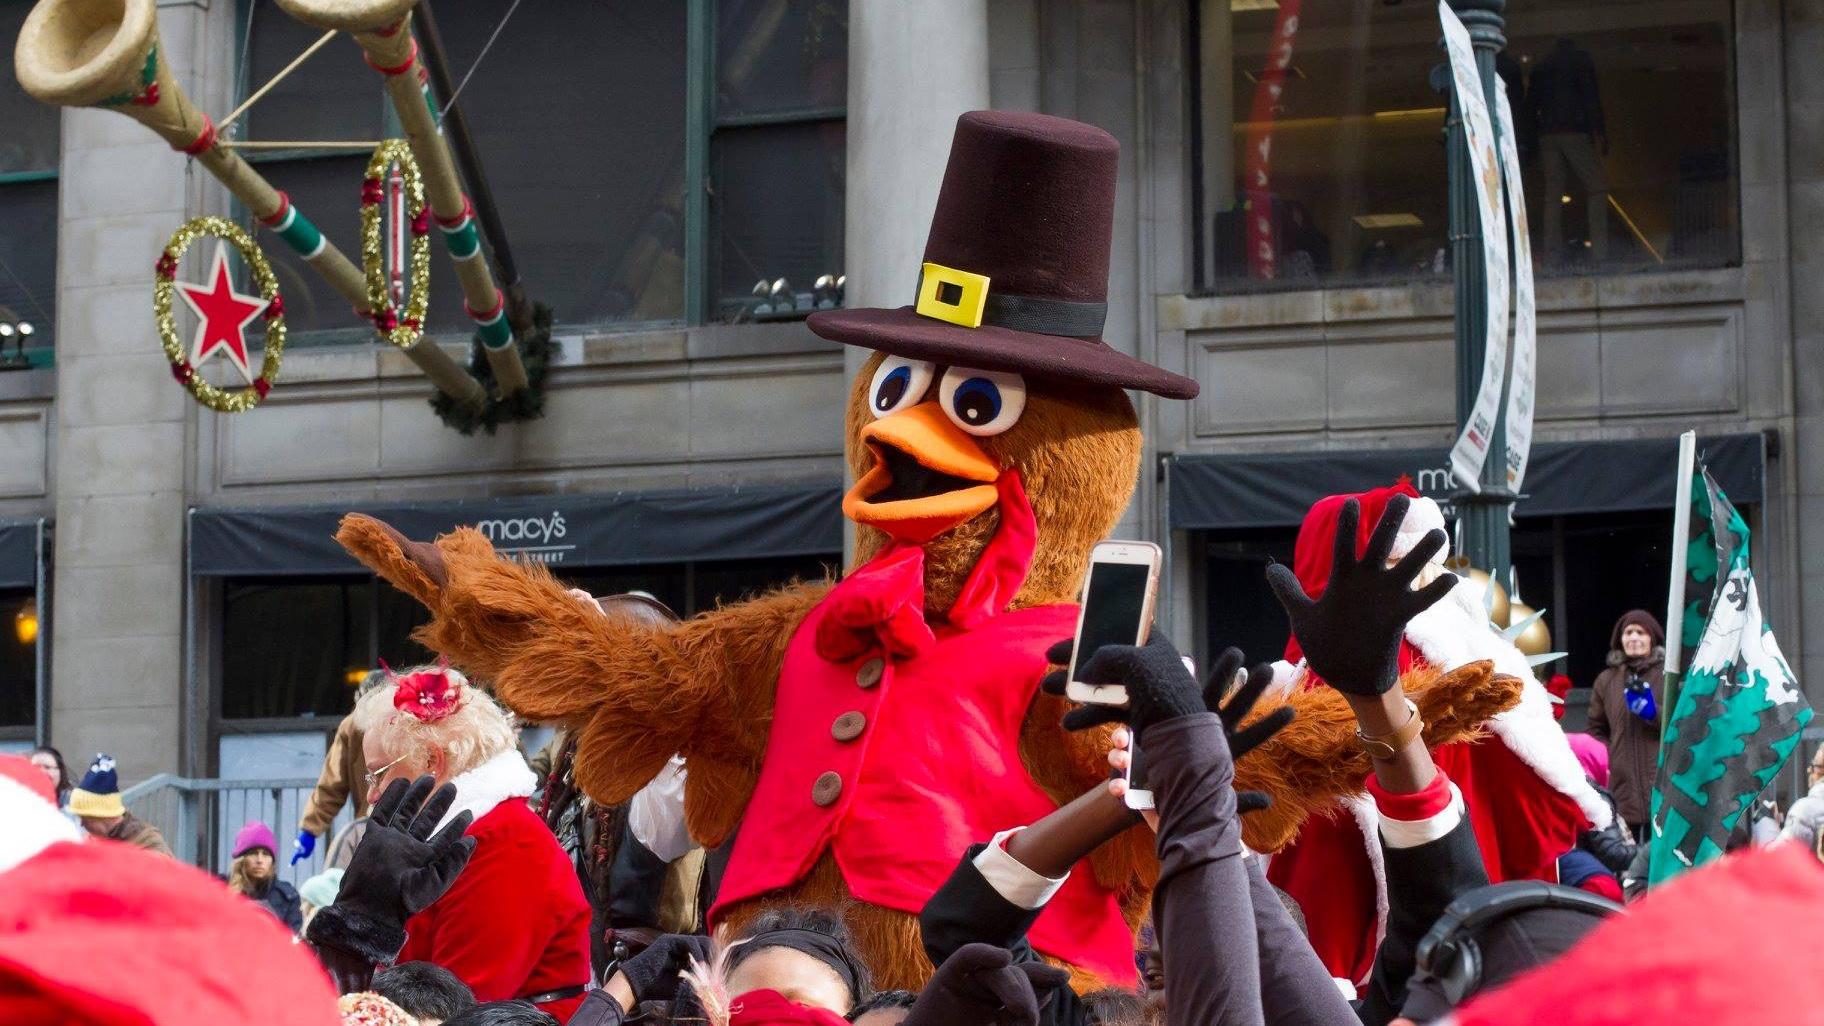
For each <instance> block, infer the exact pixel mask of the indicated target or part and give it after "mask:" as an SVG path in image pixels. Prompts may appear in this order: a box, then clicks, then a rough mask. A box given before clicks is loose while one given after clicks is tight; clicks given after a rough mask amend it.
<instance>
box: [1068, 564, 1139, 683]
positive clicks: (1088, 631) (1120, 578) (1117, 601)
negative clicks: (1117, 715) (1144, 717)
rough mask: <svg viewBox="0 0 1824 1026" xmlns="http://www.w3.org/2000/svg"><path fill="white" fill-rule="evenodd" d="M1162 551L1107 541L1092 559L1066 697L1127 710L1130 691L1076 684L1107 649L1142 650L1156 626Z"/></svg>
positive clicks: (1085, 586)
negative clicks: (1088, 665)
mask: <svg viewBox="0 0 1824 1026" xmlns="http://www.w3.org/2000/svg"><path fill="white" fill-rule="evenodd" d="M1159 562H1160V552H1159V546H1157V545H1154V544H1153V543H1152V542H1141V541H1105V542H1101V543H1099V544H1097V545H1096V547H1095V548H1093V549H1091V550H1090V553H1089V572H1088V573H1086V574H1084V575H1083V595H1082V598H1081V599H1080V607H1079V609H1078V610H1077V634H1076V645H1075V646H1074V647H1073V648H1072V649H1071V653H1070V668H1069V671H1068V673H1067V675H1066V677H1065V681H1066V684H1065V686H1064V695H1065V697H1067V698H1069V699H1070V700H1071V701H1073V702H1093V703H1099V704H1102V705H1126V704H1127V688H1126V687H1124V686H1122V685H1120V684H1104V685H1100V686H1096V685H1090V684H1085V683H1083V682H1082V681H1080V680H1078V679H1077V671H1078V668H1079V667H1081V666H1083V665H1085V664H1086V663H1088V662H1089V658H1090V656H1093V655H1095V654H1096V650H1097V649H1099V648H1101V647H1102V646H1103V645H1139V644H1143V643H1145V641H1146V632H1147V630H1148V628H1150V627H1152V625H1153V599H1154V596H1155V595H1156V594H1157V592H1158V589H1159Z"/></svg>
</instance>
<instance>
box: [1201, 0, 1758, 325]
mask: <svg viewBox="0 0 1824 1026" xmlns="http://www.w3.org/2000/svg"><path fill="white" fill-rule="evenodd" d="M1192 10H1193V13H1192V16H1191V19H1190V24H1191V30H1192V47H1193V49H1194V52H1195V56H1196V60H1195V62H1194V63H1195V65H1196V76H1195V79H1196V83H1197V84H1196V88H1195V89H1194V90H1193V95H1194V102H1193V105H1192V108H1193V115H1192V116H1193V118H1194V123H1193V125H1192V131H1191V135H1192V140H1193V141H1192V145H1191V159H1192V164H1193V178H1192V180H1193V190H1194V196H1193V200H1194V204H1193V206H1194V209H1195V210H1197V214H1196V218H1197V220H1196V225H1195V230H1194V231H1193V232H1192V235H1193V238H1194V240H1195V252H1194V254H1193V265H1194V269H1195V279H1196V282H1197V284H1198V286H1199V289H1200V291H1205V292H1241V291H1250V290H1258V289H1271V288H1313V287H1321V286H1332V285H1345V286H1346V285H1369V284H1384V283H1388V282H1391V281H1400V280H1414V279H1428V278H1442V277H1444V276H1446V275H1448V274H1449V272H1450V267H1449V240H1448V238H1447V236H1448V225H1447V223H1446V212H1447V191H1446V172H1445V158H1446V154H1445V150H1444V146H1443V132H1444V118H1445V104H1446V99H1445V97H1443V96H1442V95H1440V94H1439V93H1437V92H1435V91H1434V90H1433V89H1432V88H1431V86H1430V84H1429V82H1428V76H1429V73H1430V70H1431V69H1432V68H1433V67H1434V66H1435V65H1437V64H1438V63H1439V62H1440V60H1441V59H1442V58H1441V53H1440V50H1439V46H1438V39H1439V35H1440V33H1439V29H1438V23H1437V16H1436V8H1435V7H1434V6H1430V5H1426V4H1423V3H1399V2H1398V0H1393V2H1389V3H1375V4H1368V3H1359V2H1354V0H1199V2H1198V3H1197V4H1194V5H1192ZM1506 15H1507V27H1506V34H1507V38H1508V45H1507V49H1506V50H1505V51H1504V52H1503V53H1502V54H1501V55H1500V60H1499V65H1498V70H1499V73H1500V77H1501V79H1502V80H1503V81H1504V82H1505V83H1506V84H1507V88H1508V94H1509V97H1510V99H1511V101H1512V102H1513V105H1514V108H1515V111H1516V115H1515V120H1516V121H1517V122H1518V126H1517V132H1516V135H1515V138H1516V139H1517V140H1518V141H1519V144H1520V150H1521V162H1522V166H1523V173H1522V179H1523V185H1524V188H1525V192H1526V199H1527V206H1528V220H1529V223H1530V224H1531V226H1532V232H1533V239H1532V241H1533V252H1534V258H1535V261H1536V262H1537V264H1538V265H1539V270H1540V273H1542V274H1546V275H1569V274H1599V273H1600V274H1607V273H1622V272H1631V271H1648V270H1659V269H1668V268H1685V267H1711V266H1721V265H1727V264H1731V263H1735V262H1737V261H1738V260H1739V258H1740V231H1739V225H1738V220H1737V207H1736V154H1735V135H1736V133H1735V105H1734V102H1733V97H1734V91H1735V87H1734V42H1735V40H1734V33H1733V31H1732V24H1733V20H1732V19H1733V13H1732V11H1731V5H1730V3H1729V0H1692V2H1679V3H1674V2H1671V0H1614V2H1610V3H1602V4H1590V3H1582V2H1579V0H1536V2H1531V3H1527V4H1513V5H1509V7H1508V9H1507V12H1506ZM1288 49H1289V51H1290V54H1291V60H1290V63H1289V64H1288V65H1287V66H1286V68H1285V70H1284V73H1283V75H1280V74H1276V73H1275V72H1274V71H1273V70H1271V69H1272V65H1274V64H1275V63H1276V62H1275V59H1274V54H1275V53H1284V52H1286V50H1288ZM1262 206H1265V207H1267V208H1268V210H1269V213H1268V216H1267V217H1266V218H1265V219H1261V218H1258V217H1255V216H1252V215H1254V214H1255V213H1256V211H1257V210H1258V208H1260V207H1262Z"/></svg>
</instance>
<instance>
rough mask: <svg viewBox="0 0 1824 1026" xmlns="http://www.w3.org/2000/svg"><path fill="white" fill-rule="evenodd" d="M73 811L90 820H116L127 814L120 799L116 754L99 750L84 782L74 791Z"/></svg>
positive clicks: (90, 764)
mask: <svg viewBox="0 0 1824 1026" xmlns="http://www.w3.org/2000/svg"><path fill="white" fill-rule="evenodd" d="M68 808H69V810H70V813H71V814H72V815H76V816H82V817H84V818H87V819H113V818H114V817H115V816H124V815H126V814H127V807H126V806H125V805H124V804H122V803H121V800H120V777H119V776H118V775H117V774H116V773H115V772H114V757H113V756H112V755H109V754H108V753H106V752H96V753H95V758H94V760H93V761H91V762H90V763H89V771H88V772H87V773H84V774H83V775H82V783H80V784H78V785H76V788H75V789H74V790H72V791H71V792H70V804H69V806H68Z"/></svg>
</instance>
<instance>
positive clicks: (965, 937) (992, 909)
mask: <svg viewBox="0 0 1824 1026" xmlns="http://www.w3.org/2000/svg"><path fill="white" fill-rule="evenodd" d="M987 847H988V846H987V845H986V844H974V845H970V846H969V850H968V851H967V852H965V853H964V854H963V860H962V861H961V862H959V863H957V866H956V869H954V870H952V871H951V873H950V879H948V880H945V881H944V885H943V886H942V887H939V888H938V889H937V893H936V894H933V895H931V900H930V901H927V902H925V908H924V911H922V912H920V913H919V914H918V928H919V931H920V932H921V933H922V934H923V935H924V942H925V955H926V957H928V958H930V959H931V964H932V965H943V964H944V962H945V961H946V960H948V959H949V957H950V956H951V955H954V954H956V951H957V949H958V948H961V947H962V946H963V945H965V944H992V945H994V946H995V947H997V948H1006V949H1007V950H1008V951H1011V952H1013V957H1014V960H1015V961H1020V962H1024V961H1027V960H1029V959H1032V958H1035V957H1037V956H1035V955H1034V954H1033V952H1032V945H1031V944H1030V943H1028V942H1027V940H1026V931H1027V930H1030V929H1032V924H1033V923H1034V922H1036V921H1037V920H1038V918H1039V913H1040V912H1041V911H1042V910H1041V909H1024V908H1021V907H1020V906H1018V905H1015V904H1014V903H1013V902H1011V901H1008V900H1007V899H1006V898H1003V897H1001V892H999V891H997V890H995V889H994V887H993V886H991V885H990V884H989V883H988V881H987V880H986V879H985V878H984V877H983V876H982V871H981V870H979V869H977V868H975V857H976V856H977V855H980V854H981V853H982V852H983V851H984V850H985V849H987Z"/></svg>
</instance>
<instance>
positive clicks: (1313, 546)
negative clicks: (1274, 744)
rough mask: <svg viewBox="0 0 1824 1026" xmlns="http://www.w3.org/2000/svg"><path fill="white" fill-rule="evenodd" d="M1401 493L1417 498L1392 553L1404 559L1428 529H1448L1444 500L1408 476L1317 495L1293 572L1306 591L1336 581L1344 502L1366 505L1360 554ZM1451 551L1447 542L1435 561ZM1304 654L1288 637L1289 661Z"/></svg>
mask: <svg viewBox="0 0 1824 1026" xmlns="http://www.w3.org/2000/svg"><path fill="white" fill-rule="evenodd" d="M1396 495H1404V496H1406V497H1407V498H1409V499H1411V500H1412V502H1411V504H1410V505H1408V506H1407V507H1406V516H1405V517H1403V518H1402V519H1401V520H1400V531H1399V533H1398V534H1396V535H1395V536H1394V539H1393V548H1392V549H1391V550H1389V552H1388V554H1387V555H1388V558H1390V559H1400V558H1403V557H1404V556H1406V555H1407V554H1408V553H1410V552H1411V551H1412V550H1413V548H1414V547H1416V546H1417V545H1418V544H1419V540H1420V539H1422V538H1424V537H1425V536H1426V535H1427V534H1429V533H1431V532H1432V531H1434V530H1443V528H1444V512H1443V511H1442V510H1440V509H1439V508H1438V504H1437V503H1436V502H1434V501H1432V500H1431V499H1427V498H1425V497H1424V496H1422V495H1420V494H1419V493H1418V491H1417V490H1416V489H1414V488H1413V487H1412V485H1410V484H1408V483H1406V482H1405V481H1401V482H1400V483H1398V484H1395V485H1390V486H1388V487H1386V488H1374V489H1370V490H1368V491H1365V492H1357V493H1353V494H1345V495H1329V496H1325V497H1324V498H1322V499H1319V500H1317V504H1316V505H1314V506H1312V507H1311V510H1310V512H1308V513H1306V514H1305V520H1304V523H1302V524H1300V525H1299V527H1298V542H1297V544H1296V545H1295V546H1294V547H1293V549H1292V572H1293V573H1294V574H1295V575H1297V577H1298V583H1299V584H1300V585H1302V586H1303V587H1304V589H1305V594H1307V595H1309V596H1311V597H1312V598H1317V597H1318V596H1320V595H1322V594H1323V593H1324V589H1325V588H1328V587H1329V586H1330V564H1331V562H1332V560H1333V559H1334V558H1335V555H1336V520H1337V517H1338V516H1339V515H1341V513H1342V512H1343V504H1344V503H1345V502H1348V501H1349V500H1350V499H1354V500H1356V501H1357V502H1358V503H1360V504H1361V510H1362V512H1361V516H1360V517H1359V518H1358V519H1357V520H1356V525H1355V555H1356V558H1357V559H1360V558H1361V556H1362V553H1364V552H1366V551H1368V537H1369V535H1371V534H1373V533H1374V528H1375V525H1376V524H1379V523H1380V522H1381V515H1382V514H1383V513H1385V512H1387V504H1388V503H1390V502H1392V501H1393V497H1394V496H1396ZM1449 555H1450V546H1449V545H1448V544H1446V545H1445V546H1444V548H1442V549H1439V550H1438V554H1437V555H1436V556H1434V557H1433V558H1432V562H1434V563H1441V562H1443V561H1444V559H1445V557H1447V556H1449ZM1304 657H1305V653H1304V649H1303V648H1301V647H1300V646H1299V644H1298V639H1297V638H1291V639H1288V640H1287V642H1286V662H1288V663H1296V662H1298V661H1299V660H1301V659H1303V658H1304Z"/></svg>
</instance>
